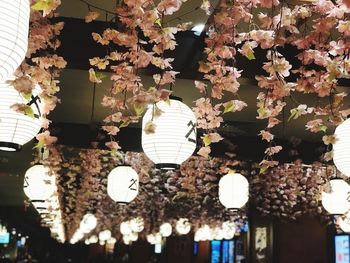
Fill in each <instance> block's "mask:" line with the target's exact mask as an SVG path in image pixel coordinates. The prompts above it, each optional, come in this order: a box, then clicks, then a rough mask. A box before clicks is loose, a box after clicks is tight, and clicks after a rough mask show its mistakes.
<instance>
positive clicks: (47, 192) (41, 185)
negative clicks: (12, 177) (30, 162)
mask: <svg viewBox="0 0 350 263" xmlns="http://www.w3.org/2000/svg"><path fill="white" fill-rule="evenodd" d="M23 190H24V193H25V194H26V196H27V197H28V198H29V199H30V200H31V201H32V202H43V201H45V200H46V199H48V198H49V197H50V196H51V195H52V194H53V193H54V192H55V190H56V182H55V176H49V168H48V167H45V166H43V165H41V164H40V165H34V166H32V167H31V168H29V169H28V170H27V172H26V174H25V176H24V184H23Z"/></svg>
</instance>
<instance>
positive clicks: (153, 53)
mask: <svg viewBox="0 0 350 263" xmlns="http://www.w3.org/2000/svg"><path fill="white" fill-rule="evenodd" d="M183 2H184V1H180V0H179V1H169V0H163V1H160V2H159V3H158V4H156V3H155V1H142V0H139V1H121V3H120V5H119V6H118V7H117V9H116V17H117V19H116V21H117V22H116V28H117V29H112V28H108V29H106V30H105V31H104V32H103V33H102V34H98V33H93V38H94V40H95V41H96V42H98V43H99V44H101V45H103V46H106V47H107V48H108V50H109V52H108V54H107V55H106V56H105V57H103V58H98V57H95V58H92V59H90V64H91V66H93V67H94V68H91V69H90V81H92V82H93V83H96V84H98V83H101V82H102V79H101V78H100V77H99V76H98V74H96V72H95V69H98V70H106V69H107V67H108V68H109V69H111V70H112V71H113V75H112V76H111V80H112V86H111V88H110V90H109V91H108V94H106V95H105V96H104V98H103V100H102V105H103V106H104V107H106V108H108V109H109V110H110V112H111V114H110V115H108V116H107V117H106V118H105V119H104V126H103V130H104V131H106V132H107V133H108V134H109V135H110V138H111V141H110V142H107V143H106V146H107V147H109V148H110V149H111V150H114V151H116V150H118V149H120V147H119V145H118V143H117V142H115V141H114V139H113V136H115V135H117V133H118V132H119V130H120V128H123V127H126V126H128V125H129V124H130V123H136V122H138V121H139V120H140V118H141V117H142V114H143V113H144V111H145V110H146V108H147V107H148V105H154V106H153V107H154V111H153V112H154V114H161V111H159V110H158V109H157V107H156V106H155V103H157V102H158V101H161V100H163V101H168V100H169V96H170V94H171V91H170V90H168V89H167V88H166V87H167V86H169V85H172V84H174V83H175V77H176V74H177V72H175V71H173V70H172V66H171V63H172V61H173V60H174V59H173V58H167V57H165V55H164V53H165V52H166V51H167V50H174V49H175V47H176V45H177V44H176V41H175V34H176V33H177V32H178V31H182V30H185V29H186V25H187V24H181V25H178V26H176V27H172V26H167V24H166V23H165V22H164V21H165V17H166V16H169V15H173V14H174V13H175V12H177V11H178V10H179V9H180V8H181V5H182V3H183ZM94 17H96V15H95V16H94ZM88 20H89V21H90V20H91V17H90V18H89V19H88ZM151 65H152V66H154V67H156V68H157V69H158V73H157V74H154V75H153V80H154V85H153V86H151V87H145V86H144V85H143V83H142V80H141V77H140V71H141V70H142V69H145V68H147V67H149V66H151ZM155 129H156V127H155V125H154V124H153V123H152V121H150V122H149V123H148V124H147V125H146V126H145V131H146V132H148V133H152V132H154V131H155Z"/></svg>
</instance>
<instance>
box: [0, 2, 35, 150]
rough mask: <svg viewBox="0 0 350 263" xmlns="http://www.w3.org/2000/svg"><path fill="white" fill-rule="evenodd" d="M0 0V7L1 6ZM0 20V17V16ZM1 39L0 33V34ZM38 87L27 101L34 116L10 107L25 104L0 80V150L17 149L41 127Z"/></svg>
mask: <svg viewBox="0 0 350 263" xmlns="http://www.w3.org/2000/svg"><path fill="white" fill-rule="evenodd" d="M1 1H2V0H1ZM1 1H0V7H1ZM11 1H12V0H11ZM0 13H1V10H0ZM0 20H1V18H0ZM0 39H1V34H0ZM39 93H40V87H39V86H37V87H36V88H35V89H34V90H33V96H32V99H31V101H30V102H29V104H30V107H31V109H32V110H33V113H34V118H32V117H29V116H26V115H24V114H22V113H18V112H16V111H14V110H12V109H11V108H10V107H11V106H12V105H14V104H16V103H20V104H27V105H28V101H27V100H26V99H24V98H23V97H22V96H21V95H20V94H19V93H18V91H16V90H15V89H14V87H13V86H11V85H10V84H8V83H6V82H5V81H1V80H0V98H1V99H0V150H1V151H19V150H21V148H22V146H23V145H24V144H26V143H27V142H29V141H30V140H32V139H33V138H34V137H35V136H36V135H37V134H38V132H39V131H40V129H41V124H42V121H41V107H42V106H41V103H40V100H39V99H38V97H37V95H38V94H39Z"/></svg>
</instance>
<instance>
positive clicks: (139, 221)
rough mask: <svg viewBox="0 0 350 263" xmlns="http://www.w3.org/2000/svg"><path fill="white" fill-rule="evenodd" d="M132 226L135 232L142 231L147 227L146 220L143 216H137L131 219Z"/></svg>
mask: <svg viewBox="0 0 350 263" xmlns="http://www.w3.org/2000/svg"><path fill="white" fill-rule="evenodd" d="M130 228H131V230H132V231H133V232H136V233H140V232H142V230H143V229H144V228H145V222H144V220H143V218H142V217H136V218H133V219H131V220H130Z"/></svg>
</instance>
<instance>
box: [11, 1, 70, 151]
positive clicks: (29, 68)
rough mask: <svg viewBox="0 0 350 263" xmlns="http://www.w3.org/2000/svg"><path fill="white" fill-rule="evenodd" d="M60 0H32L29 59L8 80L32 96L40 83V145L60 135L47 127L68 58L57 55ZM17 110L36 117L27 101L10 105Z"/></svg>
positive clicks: (24, 93)
mask: <svg viewBox="0 0 350 263" xmlns="http://www.w3.org/2000/svg"><path fill="white" fill-rule="evenodd" d="M60 3H61V2H60V1H59V0H55V1H46V0H45V1H44V0H36V1H31V9H32V12H31V17H30V27H29V44H28V51H27V54H26V59H25V60H24V61H23V63H22V64H21V66H20V67H19V68H18V69H17V71H16V72H15V77H16V79H15V80H13V81H9V82H10V83H11V84H12V85H13V86H14V88H15V89H16V90H17V91H18V92H19V93H20V94H21V96H22V97H23V98H24V99H26V100H28V102H29V101H30V100H31V97H32V92H33V89H34V88H35V87H36V86H37V85H39V86H40V92H39V94H38V96H39V99H40V101H41V103H42V105H43V107H42V108H41V113H42V116H41V120H42V127H43V129H44V131H43V132H42V133H40V134H38V135H37V137H36V138H37V140H38V144H37V146H36V147H37V148H38V149H39V150H40V149H41V148H43V147H44V146H49V145H51V144H52V143H54V142H55V141H56V140H57V138H55V137H52V136H50V132H49V131H48V127H49V124H50V120H49V119H48V115H49V113H50V112H51V111H53V110H54V108H55V107H56V104H57V103H58V102H59V99H58V98H57V96H56V94H57V92H58V91H59V90H60V88H59V86H58V84H59V81H58V80H57V78H58V77H59V72H60V70H62V69H63V68H65V67H66V64H67V63H66V61H65V60H64V59H63V58H62V57H60V56H57V55H56V54H55V53H56V50H57V48H58V47H59V46H60V41H59V39H58V36H59V35H60V32H61V30H62V29H63V26H64V24H63V23H62V22H58V23H53V22H52V21H51V18H52V17H54V16H55V9H56V8H57V7H58V6H59V5H60ZM11 108H12V109H14V110H16V111H17V112H21V113H23V114H25V115H27V116H30V117H34V116H33V112H32V109H31V107H30V106H28V104H25V103H24V104H15V105H13V106H12V107H11Z"/></svg>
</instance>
